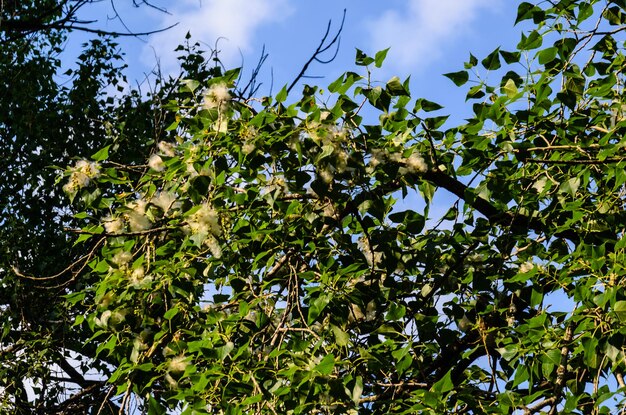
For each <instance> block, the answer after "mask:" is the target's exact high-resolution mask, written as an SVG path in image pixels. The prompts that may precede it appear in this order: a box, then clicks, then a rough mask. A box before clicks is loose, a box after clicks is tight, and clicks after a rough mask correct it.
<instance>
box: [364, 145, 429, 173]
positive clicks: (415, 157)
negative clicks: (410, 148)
mask: <svg viewBox="0 0 626 415" xmlns="http://www.w3.org/2000/svg"><path fill="white" fill-rule="evenodd" d="M385 161H391V162H392V163H397V164H400V165H401V167H400V168H399V169H398V173H400V174H401V175H405V174H421V173H426V172H427V171H428V165H427V164H426V162H425V161H424V158H423V157H422V156H421V155H420V154H419V153H418V152H413V153H411V155H410V156H409V157H403V156H402V153H401V152H393V153H390V152H389V151H388V150H385V149H373V150H372V157H371V158H370V160H369V163H368V165H367V171H368V172H369V173H372V172H373V171H374V169H375V168H376V166H378V165H379V164H381V163H384V162H385Z"/></svg>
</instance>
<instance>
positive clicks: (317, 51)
mask: <svg viewBox="0 0 626 415" xmlns="http://www.w3.org/2000/svg"><path fill="white" fill-rule="evenodd" d="M345 21H346V9H343V17H342V18H341V25H340V26H339V29H338V30H337V33H335V36H334V37H333V38H332V39H331V40H330V42H328V43H327V44H326V40H327V39H328V35H329V34H330V27H331V24H332V20H329V21H328V25H327V26H326V32H325V33H324V36H323V37H322V40H321V41H320V44H319V45H318V46H317V49H315V52H313V55H312V56H311V57H310V58H309V60H308V61H307V62H306V63H305V64H304V66H303V67H302V69H301V70H300V73H299V74H298V75H297V76H296V77H295V79H294V80H293V81H292V82H291V84H290V85H289V87H288V88H287V93H289V92H290V91H291V90H292V89H293V87H294V86H296V84H297V83H298V82H299V81H300V80H301V79H302V78H304V77H305V75H306V71H307V70H308V69H309V65H311V64H312V63H313V62H319V63H322V64H326V63H330V62H332V61H333V60H334V59H335V58H336V57H337V53H338V51H339V43H340V41H339V40H340V36H341V32H342V31H343V25H344V23H345ZM334 45H337V48H336V50H335V53H334V55H333V57H332V58H331V59H328V60H323V59H320V55H322V54H323V53H324V52H326V51H328V50H329V49H330V48H331V47H333V46H334Z"/></svg>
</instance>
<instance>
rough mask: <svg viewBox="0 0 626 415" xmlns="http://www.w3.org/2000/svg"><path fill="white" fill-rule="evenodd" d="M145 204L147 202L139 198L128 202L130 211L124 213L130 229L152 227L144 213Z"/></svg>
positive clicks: (138, 229) (139, 229) (138, 230)
mask: <svg viewBox="0 0 626 415" xmlns="http://www.w3.org/2000/svg"><path fill="white" fill-rule="evenodd" d="M147 205H148V203H147V202H146V201H145V200H141V199H140V200H136V201H134V202H131V203H129V204H128V206H127V207H128V208H129V209H130V211H129V212H127V213H126V219H127V220H128V225H129V226H130V230H131V231H133V232H140V231H145V230H147V229H150V228H151V227H152V222H151V221H150V218H148V216H147V215H146V206H147Z"/></svg>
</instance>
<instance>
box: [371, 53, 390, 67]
mask: <svg viewBox="0 0 626 415" xmlns="http://www.w3.org/2000/svg"><path fill="white" fill-rule="evenodd" d="M387 52H389V48H387V49H383V50H380V51H378V52H376V55H374V65H375V66H376V67H377V68H380V67H381V66H383V62H384V61H385V58H386V57H387Z"/></svg>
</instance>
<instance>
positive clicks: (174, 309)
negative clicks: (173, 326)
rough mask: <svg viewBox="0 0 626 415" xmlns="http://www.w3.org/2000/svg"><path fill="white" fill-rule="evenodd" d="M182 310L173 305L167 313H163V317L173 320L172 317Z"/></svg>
mask: <svg viewBox="0 0 626 415" xmlns="http://www.w3.org/2000/svg"><path fill="white" fill-rule="evenodd" d="M179 312H180V310H179V309H178V307H172V308H170V309H169V310H167V311H166V312H165V314H163V318H164V319H166V320H171V319H172V318H174V316H176V315H177V314H178V313H179Z"/></svg>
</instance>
